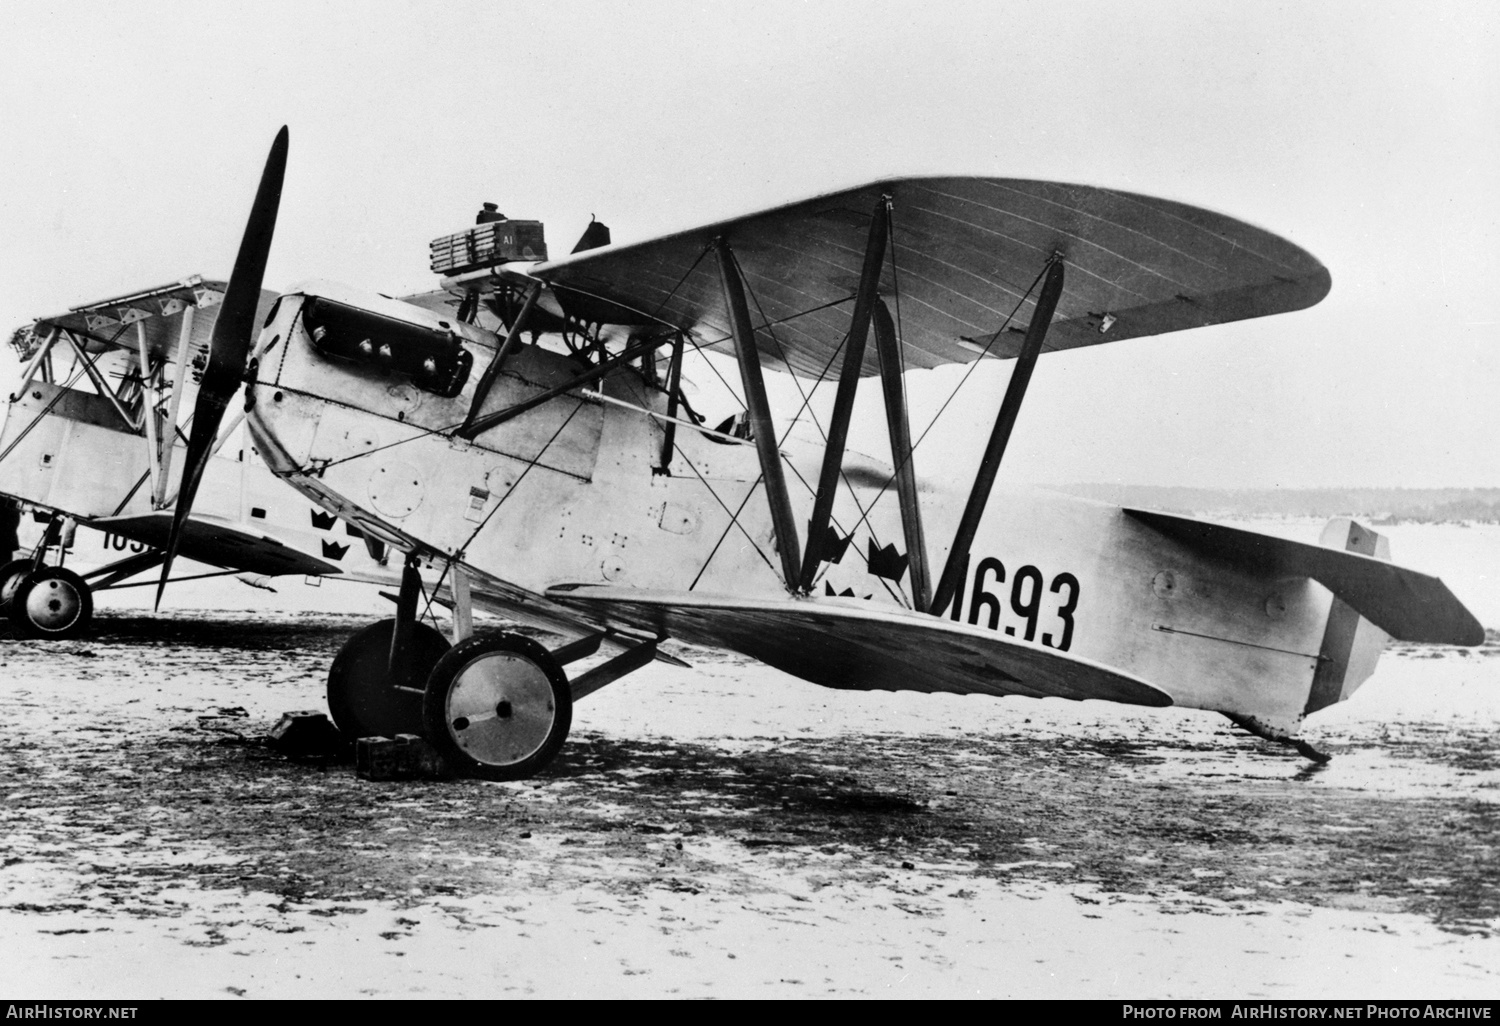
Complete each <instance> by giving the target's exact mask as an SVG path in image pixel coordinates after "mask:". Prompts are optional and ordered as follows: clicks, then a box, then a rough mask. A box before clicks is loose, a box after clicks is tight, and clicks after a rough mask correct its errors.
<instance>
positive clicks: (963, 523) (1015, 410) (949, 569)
mask: <svg viewBox="0 0 1500 1026" xmlns="http://www.w3.org/2000/svg"><path fill="white" fill-rule="evenodd" d="M1062 289H1063V265H1062V260H1061V259H1058V258H1054V259H1053V261H1052V263H1051V265H1050V266H1049V267H1048V268H1047V280H1046V281H1045V282H1043V283H1042V292H1041V295H1040V296H1038V297H1037V302H1036V311H1035V313H1033V314H1032V317H1031V324H1030V325H1029V326H1027V328H1026V341H1025V342H1023V343H1022V345H1021V352H1020V355H1018V356H1017V357H1016V366H1015V369H1014V370H1012V371H1011V374H1010V383H1009V384H1007V385H1006V387H1005V399H1004V400H1003V401H1002V402H1001V403H1000V412H999V413H998V414H997V415H996V416H995V426H994V428H993V430H991V432H990V440H989V444H988V445H986V446H985V449H984V457H983V459H981V460H980V462H979V472H978V473H977V474H975V475H974V487H973V488H972V489H971V490H970V492H969V501H968V504H967V505H965V506H964V512H963V516H962V517H961V518H960V519H959V522H958V530H957V532H955V534H954V536H953V547H952V548H950V549H949V550H948V562H947V563H946V564H945V565H944V566H943V576H942V578H941V579H940V580H939V581H938V587H937V593H936V594H935V595H933V597H932V605H931V607H930V612H932V613H933V614H935V615H937V616H942V615H943V612H944V610H946V609H947V608H948V603H949V602H951V601H952V600H953V596H954V593H955V592H956V591H957V590H958V587H959V583H960V581H961V579H962V577H963V574H964V570H965V568H966V567H967V566H968V565H969V547H970V546H971V545H972V544H973V543H974V535H975V533H977V532H978V530H979V521H980V518H981V517H983V516H984V508H985V506H986V505H987V504H988V503H989V499H990V490H991V489H992V488H993V487H994V485H995V475H996V473H997V472H998V471H999V470H1000V460H1001V458H1002V457H1004V455H1005V446H1006V444H1007V443H1008V442H1009V441H1010V433H1011V430H1012V429H1013V428H1014V427H1015V426H1016V417H1017V415H1018V414H1020V412H1021V400H1022V399H1024V398H1025V397H1026V386H1027V385H1028V384H1029V383H1030V382H1031V372H1032V369H1033V368H1035V366H1036V359H1037V357H1038V356H1040V355H1041V352H1042V342H1043V340H1044V339H1046V337H1047V328H1048V327H1049V326H1050V325H1051V323H1052V314H1053V312H1054V311H1055V310H1056V309H1057V300H1058V298H1059V297H1060V296H1061V295H1062Z"/></svg>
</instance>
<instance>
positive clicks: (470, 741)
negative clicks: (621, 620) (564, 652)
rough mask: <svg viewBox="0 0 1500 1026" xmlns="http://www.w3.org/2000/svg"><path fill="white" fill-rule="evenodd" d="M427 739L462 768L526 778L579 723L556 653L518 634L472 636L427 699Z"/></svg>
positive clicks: (433, 679) (453, 654)
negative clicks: (576, 719) (553, 655)
mask: <svg viewBox="0 0 1500 1026" xmlns="http://www.w3.org/2000/svg"><path fill="white" fill-rule="evenodd" d="M422 713H423V718H424V720H425V721H426V726H427V740H428V741H429V742H431V743H432V744H433V746H434V747H436V748H437V750H438V751H440V752H442V753H443V757H444V758H446V759H447V760H448V763H449V765H451V766H452V767H453V768H454V769H455V770H457V771H459V772H460V773H466V774H468V775H470V776H476V777H482V778H484V779H485V780H520V779H522V778H523V777H529V776H531V775H533V774H534V773H536V772H537V771H539V770H541V769H542V767H544V766H546V765H547V763H549V762H551V761H552V758H553V756H555V755H556V754H557V751H558V749H559V748H561V747H562V744H563V741H564V740H566V739H567V736H568V728H569V727H570V726H571V725H572V723H573V693H572V691H571V690H569V688H568V678H567V675H566V674H565V673H563V671H562V667H560V666H558V665H557V660H555V659H553V658H552V655H551V654H550V653H549V652H548V651H547V650H546V649H545V648H543V647H542V646H541V645H539V644H537V643H536V642H535V641H532V640H531V639H530V638H523V637H521V636H520V635H518V634H490V635H484V636H479V637H473V638H469V639H468V640H466V641H462V642H460V643H459V644H457V645H455V646H454V647H453V648H451V649H449V650H448V654H447V655H445V656H443V658H441V659H439V660H438V664H437V665H436V666H434V667H433V668H432V675H431V676H429V677H428V678H427V693H426V695H424V696H423V699H422Z"/></svg>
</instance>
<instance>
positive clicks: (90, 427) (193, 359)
mask: <svg viewBox="0 0 1500 1026" xmlns="http://www.w3.org/2000/svg"><path fill="white" fill-rule="evenodd" d="M224 288H225V284H224V282H222V281H213V280H209V279H204V278H201V277H198V276H193V277H189V278H184V279H182V280H180V281H176V282H172V283H170V284H167V285H163V286H160V287H158V288H153V289H146V290H143V291H140V292H134V293H131V294H129V295H124V296H117V297H115V298H113V299H107V300H102V301H100V302H96V303H89V304H86V305H84V306H79V307H74V308H73V309H71V310H69V311H67V312H66V313H63V314H59V315H57V316H53V317H43V318H40V319H38V320H36V321H33V322H32V323H30V324H27V325H24V326H22V327H21V328H19V329H17V330H16V331H15V332H14V333H13V334H12V336H11V347H12V349H14V350H15V351H16V353H17V354H18V355H19V357H20V359H21V360H23V361H24V363H25V366H24V368H23V370H22V373H21V381H20V384H19V385H18V386H17V388H16V391H15V393H14V394H13V395H11V397H10V404H9V407H8V409H7V411H6V416H5V421H4V424H3V426H0V496H8V497H10V498H11V499H13V500H15V501H17V502H19V503H20V504H21V505H22V507H23V508H24V509H26V510H29V512H30V514H31V517H32V518H33V519H34V521H35V522H38V523H40V524H41V525H43V527H42V533H41V537H40V539H39V540H38V541H37V543H36V545H35V546H33V547H32V549H31V552H30V554H29V555H25V556H22V557H21V558H16V559H12V560H11V561H10V562H8V563H6V564H5V565H4V566H0V610H3V612H4V613H5V615H7V616H8V617H9V620H10V623H11V625H12V626H13V628H14V629H15V630H17V631H18V632H19V633H20V634H21V635H23V636H27V637H41V638H63V637H74V636H76V635H78V634H79V633H81V632H82V631H83V630H85V629H86V628H87V626H88V623H89V620H90V617H91V616H92V610H93V593H94V592H97V591H102V590H107V589H111V588H118V587H133V586H135V585H134V584H130V583H127V582H129V581H130V579H131V578H132V577H134V576H135V575H138V574H141V573H143V572H146V571H149V570H152V569H154V568H155V567H157V566H159V565H161V563H162V562H163V560H164V558H165V556H164V552H163V550H164V549H165V547H166V544H167V540H168V535H169V534H170V531H171V525H172V509H173V504H174V502H175V501H176V496H177V491H178V486H179V484H180V481H181V477H182V469H183V466H184V460H183V452H184V450H185V448H186V442H187V437H186V433H185V432H186V431H187V430H190V427H191V425H190V420H189V419H188V418H187V415H188V414H190V413H191V411H192V410H193V406H194V401H193V400H194V397H195V396H196V393H197V390H198V384H199V379H200V378H201V376H202V372H203V369H204V368H205V366H206V365H207V363H206V361H207V353H208V346H209V339H210V337H211V335H212V331H213V326H214V323H215V320H216V317H217V314H218V309H219V305H220V301H221V300H222V298H223V294H224ZM275 298H276V297H275V295H274V294H272V293H269V292H266V293H260V294H259V295H258V296H257V297H256V302H255V306H256V309H257V311H258V313H259V314H261V315H264V313H265V312H266V311H267V310H269V309H270V306H271V304H272V302H273V301H274V300H275ZM242 418H243V415H242V414H241V415H240V416H238V417H235V418H234V419H232V420H230V421H229V422H228V423H225V424H219V425H218V429H219V430H218V434H217V435H216V438H215V444H214V446H213V447H212V449H211V451H210V457H211V458H210V459H208V461H207V462H206V464H205V465H204V474H203V482H204V487H203V490H202V492H201V495H200V497H199V501H198V507H197V509H196V511H195V512H194V515H193V517H192V519H191V520H189V521H188V522H187V523H186V524H185V525H184V527H183V529H182V538H181V542H180V544H181V551H182V553H183V555H184V556H186V557H188V558H190V559H193V560H195V561H197V562H199V563H204V564H208V565H210V566H214V567H220V568H223V569H222V571H221V572H222V573H224V574H235V575H239V576H240V577H241V578H242V579H244V580H246V581H247V583H255V584H260V583H262V580H263V579H264V578H269V577H275V576H279V575H283V574H303V575H314V576H322V575H332V574H346V575H353V576H356V577H358V578H359V579H362V580H372V581H379V582H390V581H393V580H394V579H395V577H394V575H393V574H392V573H390V572H388V571H385V569H384V567H383V560H384V558H385V550H384V548H383V546H381V545H380V544H378V543H374V542H368V540H367V539H364V538H363V537H362V536H360V535H359V534H358V532H357V531H355V530H354V529H353V528H351V527H349V526H348V525H339V524H338V523H337V522H336V520H335V518H334V517H333V516H331V515H330V514H328V513H326V512H325V511H323V510H322V509H319V508H317V507H309V505H308V504H307V503H306V502H305V501H303V500H301V499H299V498H298V496H297V494H296V493H295V492H293V491H292V490H291V489H289V488H287V487H286V485H284V484H282V483H281V482H280V481H278V480H277V479H276V478H275V476H274V475H272V474H271V472H270V471H269V470H268V469H266V466H265V463H264V462H263V461H262V460H261V459H260V457H259V455H258V454H257V453H256V451H255V449H254V447H253V446H252V445H250V444H249V442H248V440H245V439H244V438H243V431H241V430H239V425H240V422H241V420H242ZM226 445H227V451H221V450H224V449H225V447H226ZM79 525H83V526H85V527H87V528H91V529H94V530H97V531H101V532H103V539H104V545H105V547H106V549H109V550H112V551H113V555H114V557H115V558H113V559H108V558H107V559H105V560H104V561H103V565H99V566H96V567H94V568H93V569H90V570H87V571H86V572H85V573H83V574H79V573H77V572H75V571H74V570H70V569H68V567H66V566H65V565H63V563H64V561H65V559H66V558H67V554H68V553H69V552H70V550H71V549H72V547H73V534H74V531H75V529H76V528H77V527H78V526H79ZM341 528H342V529H341ZM106 555H108V553H106Z"/></svg>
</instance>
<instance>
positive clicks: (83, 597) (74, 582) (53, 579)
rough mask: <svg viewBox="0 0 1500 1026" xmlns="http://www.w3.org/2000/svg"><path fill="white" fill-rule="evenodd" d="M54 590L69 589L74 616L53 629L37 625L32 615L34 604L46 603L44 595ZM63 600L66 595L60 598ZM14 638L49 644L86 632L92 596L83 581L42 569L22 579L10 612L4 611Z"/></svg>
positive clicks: (91, 613) (57, 568) (68, 572)
mask: <svg viewBox="0 0 1500 1026" xmlns="http://www.w3.org/2000/svg"><path fill="white" fill-rule="evenodd" d="M54 589H70V590H71V591H72V592H73V594H74V596H75V597H76V598H77V602H78V609H77V613H76V615H75V616H74V617H73V618H72V619H70V620H68V621H67V622H66V623H62V624H59V625H55V626H49V625H47V624H43V623H38V622H37V621H36V620H35V619H33V618H32V615H31V607H32V605H33V604H34V603H35V602H38V601H40V602H47V601H48V599H47V592H48V591H51V590H54ZM58 597H59V598H65V597H66V595H60V596H58ZM6 615H8V616H9V617H10V622H11V625H12V626H13V627H14V628H15V630H16V634H17V635H19V636H20V637H23V638H45V639H48V640H52V641H58V640H63V639H66V638H76V637H78V636H79V635H81V634H82V633H83V632H84V631H86V630H88V628H89V624H90V623H92V622H93V619H94V593H93V592H92V591H91V590H90V589H89V586H88V584H86V583H85V582H84V580H83V578H82V577H79V576H78V575H77V574H75V573H74V572H73V571H71V570H65V569H64V568H62V567H60V566H44V567H42V568H41V569H40V570H33V571H32V572H31V573H29V574H27V575H26V576H25V577H23V578H22V579H21V583H20V585H19V586H18V587H17V588H16V590H15V593H14V594H13V595H12V596H11V600H10V608H8V609H7V610H6Z"/></svg>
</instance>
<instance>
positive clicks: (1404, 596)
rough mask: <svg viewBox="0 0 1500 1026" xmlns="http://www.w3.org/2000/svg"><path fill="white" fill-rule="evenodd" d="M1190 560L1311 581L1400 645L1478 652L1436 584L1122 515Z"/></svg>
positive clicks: (1340, 554) (1138, 513)
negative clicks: (1208, 559)
mask: <svg viewBox="0 0 1500 1026" xmlns="http://www.w3.org/2000/svg"><path fill="white" fill-rule="evenodd" d="M1125 514H1126V515H1127V516H1130V517H1134V518H1135V519H1136V520H1139V521H1140V522H1141V523H1143V524H1146V525H1148V526H1150V527H1152V528H1154V529H1155V530H1157V531H1160V532H1161V533H1162V534H1164V535H1166V536H1167V537H1168V538H1172V539H1173V540H1175V541H1177V542H1180V543H1181V544H1183V545H1185V546H1187V547H1188V548H1189V549H1192V550H1193V551H1195V552H1200V553H1202V554H1204V555H1207V556H1213V557H1217V558H1219V559H1222V560H1225V561H1226V562H1229V563H1233V564H1237V565H1240V566H1245V567H1248V568H1250V569H1253V570H1258V571H1263V572H1267V573H1272V574H1288V575H1292V574H1295V575H1296V576H1299V577H1311V578H1312V579H1313V580H1315V581H1317V582H1318V583H1319V584H1321V585H1323V587H1325V588H1327V589H1328V590H1329V591H1331V592H1333V593H1334V594H1335V595H1337V596H1338V597H1339V598H1341V599H1343V600H1344V601H1345V602H1347V603H1349V605H1351V606H1353V607H1354V609H1355V611H1356V612H1358V613H1359V614H1360V615H1361V616H1363V617H1364V618H1365V619H1366V620H1369V621H1370V622H1371V623H1373V624H1374V625H1375V626H1376V627H1379V628H1380V629H1381V630H1383V631H1385V632H1386V633H1387V634H1389V635H1390V636H1391V637H1393V638H1397V639H1399V640H1401V641H1426V642H1432V643H1436V644H1440V645H1481V644H1483V643H1484V627H1482V626H1481V625H1480V623H1479V621H1478V620H1476V619H1475V618H1474V614H1473V613H1471V612H1469V611H1468V610H1467V609H1465V608H1464V605H1463V603H1462V602H1460V601H1459V600H1458V599H1457V598H1456V597H1455V596H1454V594H1453V593H1452V592H1451V591H1449V590H1448V586H1447V585H1445V584H1444V583H1443V582H1442V581H1440V580H1438V579H1437V578H1436V577H1429V576H1428V575H1426V574H1419V573H1417V572H1416V571H1415V570H1408V569H1406V568H1405V567H1401V566H1396V565H1394V564H1392V563H1388V562H1386V561H1385V560H1383V559H1376V558H1374V557H1372V556H1363V555H1360V554H1359V553H1356V552H1344V551H1341V550H1339V549H1330V548H1325V547H1323V546H1321V545H1308V544H1306V543H1305V542H1298V541H1292V540H1290V539H1287V538H1273V537H1271V536H1269V535H1264V534H1257V533H1256V532H1254V531H1242V530H1240V529H1239V528H1236V527H1225V526H1224V525H1222V524H1213V523H1209V522H1207V521H1204V520H1193V519H1191V518H1189V517H1178V516H1172V515H1171V514H1170V513H1154V512H1151V511H1149V510H1141V509H1127V510H1125Z"/></svg>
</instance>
